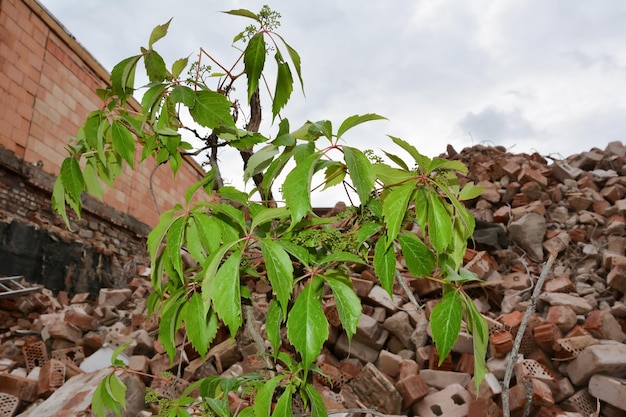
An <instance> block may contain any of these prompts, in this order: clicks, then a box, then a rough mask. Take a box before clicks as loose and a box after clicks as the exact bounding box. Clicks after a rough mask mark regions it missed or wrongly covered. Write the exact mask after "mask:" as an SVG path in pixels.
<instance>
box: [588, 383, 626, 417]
mask: <svg viewBox="0 0 626 417" xmlns="http://www.w3.org/2000/svg"><path fill="white" fill-rule="evenodd" d="M589 394H591V395H593V396H594V397H596V398H598V399H600V400H602V401H605V402H607V403H609V404H611V405H613V406H615V407H617V408H619V409H621V410H624V411H626V379H622V378H614V377H610V376H606V375H600V374H596V375H594V376H592V377H591V379H590V380H589Z"/></svg>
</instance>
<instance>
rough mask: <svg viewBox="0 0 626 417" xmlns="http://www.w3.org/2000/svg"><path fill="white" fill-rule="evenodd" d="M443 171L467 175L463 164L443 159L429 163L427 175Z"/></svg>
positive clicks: (436, 159)
mask: <svg viewBox="0 0 626 417" xmlns="http://www.w3.org/2000/svg"><path fill="white" fill-rule="evenodd" d="M445 169H448V170H453V171H458V172H461V173H463V174H467V167H466V166H465V164H464V163H463V162H461V161H450V160H448V159H444V158H434V159H433V160H432V162H431V163H430V166H429V170H428V171H429V172H428V173H430V172H433V171H436V170H445Z"/></svg>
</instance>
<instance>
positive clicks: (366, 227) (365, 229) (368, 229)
mask: <svg viewBox="0 0 626 417" xmlns="http://www.w3.org/2000/svg"><path fill="white" fill-rule="evenodd" d="M381 228H382V226H381V225H380V224H378V223H364V224H361V227H359V230H357V232H356V243H357V244H358V245H359V246H360V245H362V244H363V243H364V242H365V241H366V240H367V239H369V238H370V237H372V236H374V235H375V234H376V233H378V232H379V231H380V229H381Z"/></svg>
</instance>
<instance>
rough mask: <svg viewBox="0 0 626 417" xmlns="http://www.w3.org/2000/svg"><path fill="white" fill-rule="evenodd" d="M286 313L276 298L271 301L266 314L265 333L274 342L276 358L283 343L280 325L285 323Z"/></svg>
mask: <svg viewBox="0 0 626 417" xmlns="http://www.w3.org/2000/svg"><path fill="white" fill-rule="evenodd" d="M283 320H284V315H283V313H282V310H281V306H280V305H279V304H278V301H276V299H275V298H273V299H272V300H271V301H270V304H269V307H268V308H267V315H266V316H265V333H267V340H269V342H270V343H271V344H272V348H273V350H274V358H276V355H278V351H279V349H280V345H281V338H280V327H281V326H280V325H281V324H282V323H283Z"/></svg>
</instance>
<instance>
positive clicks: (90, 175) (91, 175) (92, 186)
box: [83, 161, 104, 200]
mask: <svg viewBox="0 0 626 417" xmlns="http://www.w3.org/2000/svg"><path fill="white" fill-rule="evenodd" d="M83 179H84V180H85V190H86V191H87V192H88V193H89V194H91V195H92V196H94V197H96V198H98V199H99V200H102V196H103V195H104V187H102V183H101V182H100V180H99V179H98V174H97V173H96V169H95V168H94V165H93V163H91V162H90V161H88V162H87V164H86V165H85V168H84V169H83Z"/></svg>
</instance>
